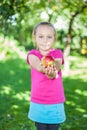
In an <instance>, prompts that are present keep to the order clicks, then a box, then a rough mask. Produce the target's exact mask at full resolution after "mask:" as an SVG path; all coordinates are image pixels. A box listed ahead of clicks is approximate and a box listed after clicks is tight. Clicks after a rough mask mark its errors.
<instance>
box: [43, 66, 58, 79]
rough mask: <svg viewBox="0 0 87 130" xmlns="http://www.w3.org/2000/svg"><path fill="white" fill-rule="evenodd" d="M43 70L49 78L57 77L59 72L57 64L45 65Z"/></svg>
mask: <svg viewBox="0 0 87 130" xmlns="http://www.w3.org/2000/svg"><path fill="white" fill-rule="evenodd" d="M43 72H44V74H45V75H46V76H47V77H48V78H49V79H53V78H55V77H56V74H57V70H56V67H55V64H53V65H50V66H47V67H43Z"/></svg>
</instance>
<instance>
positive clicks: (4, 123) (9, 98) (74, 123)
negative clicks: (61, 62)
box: [0, 56, 87, 130]
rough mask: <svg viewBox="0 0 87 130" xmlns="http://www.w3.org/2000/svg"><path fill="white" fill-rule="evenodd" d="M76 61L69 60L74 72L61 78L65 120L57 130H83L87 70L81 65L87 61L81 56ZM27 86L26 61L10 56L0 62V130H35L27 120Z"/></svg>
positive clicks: (28, 73)
mask: <svg viewBox="0 0 87 130" xmlns="http://www.w3.org/2000/svg"><path fill="white" fill-rule="evenodd" d="M75 59H76V60H71V70H72V72H74V71H75V72H77V73H75V74H73V75H72V73H71V74H70V75H69V76H67V77H63V82H64V89H65V95H66V102H65V111H66V116H67V119H66V122H65V123H63V124H62V125H61V129H60V130H86V122H87V111H86V110H87V101H86V99H87V81H86V80H87V67H86V66H84V67H83V62H84V61H85V62H87V59H86V58H85V57H82V56H80V57H79V56H78V57H75ZM79 70H80V72H79V73H78V71H79ZM30 84H31V81H30V68H29V66H28V65H27V63H26V60H24V59H20V58H18V57H10V58H8V59H5V60H3V61H0V130H35V127H34V123H33V122H32V121H30V120H29V119H28V117H27V113H28V109H29V99H30Z"/></svg>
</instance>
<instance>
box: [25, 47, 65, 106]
mask: <svg viewBox="0 0 87 130" xmlns="http://www.w3.org/2000/svg"><path fill="white" fill-rule="evenodd" d="M31 54H33V55H35V56H37V57H38V58H39V59H40V60H41V58H42V57H43V56H42V55H41V54H40V52H39V50H34V49H32V50H31V51H29V53H28V55H27V57H28V56H29V55H31ZM48 55H50V56H52V57H53V58H61V59H62V64H64V59H63V54H62V51H61V50H59V49H52V50H51V51H50V52H49V54H48ZM27 62H28V64H29V61H28V58H27ZM31 80H32V84H31V85H32V86H31V101H32V102H36V103H40V104H56V103H61V102H64V101H65V96H64V89H63V83H62V73H61V70H60V71H59V72H58V77H57V78H54V79H48V78H47V77H46V76H45V75H44V74H43V73H41V72H39V71H37V70H36V69H34V68H33V67H31Z"/></svg>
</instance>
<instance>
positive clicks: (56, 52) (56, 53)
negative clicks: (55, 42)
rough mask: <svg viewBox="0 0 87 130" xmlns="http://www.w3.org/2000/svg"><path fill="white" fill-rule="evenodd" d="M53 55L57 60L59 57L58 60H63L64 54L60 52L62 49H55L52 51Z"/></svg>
mask: <svg viewBox="0 0 87 130" xmlns="http://www.w3.org/2000/svg"><path fill="white" fill-rule="evenodd" d="M51 54H52V55H53V56H54V57H55V58H56V57H58V58H61V57H63V52H62V50H60V49H53V50H52V51H51Z"/></svg>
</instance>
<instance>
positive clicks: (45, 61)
mask: <svg viewBox="0 0 87 130" xmlns="http://www.w3.org/2000/svg"><path fill="white" fill-rule="evenodd" d="M41 64H42V65H43V66H45V67H47V66H51V65H53V64H54V59H53V58H52V57H51V56H44V57H43V58H42V59H41Z"/></svg>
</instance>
